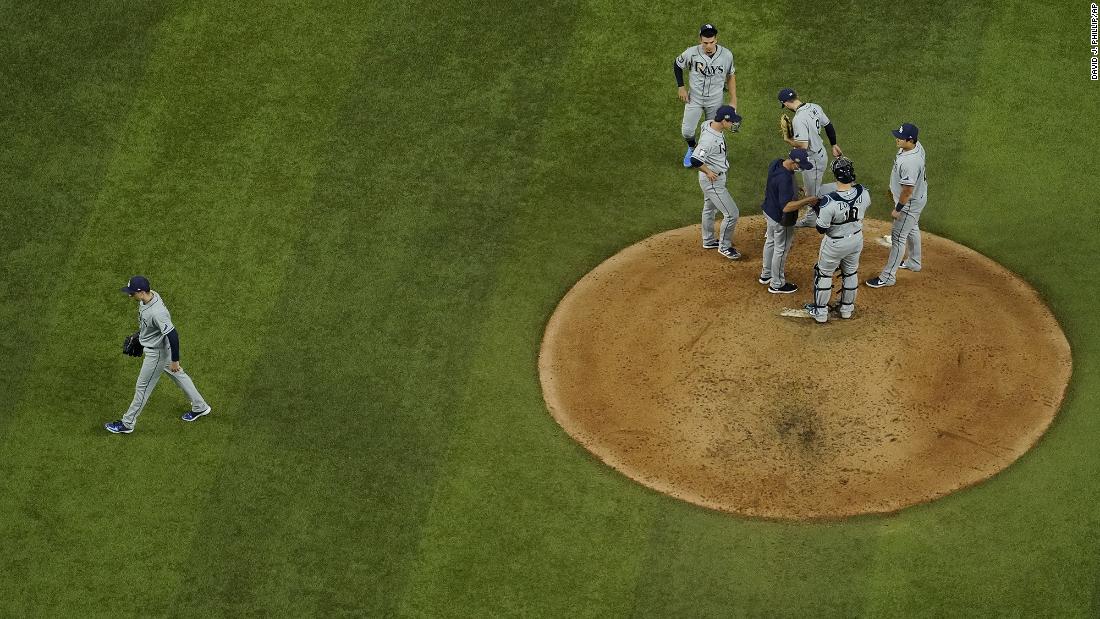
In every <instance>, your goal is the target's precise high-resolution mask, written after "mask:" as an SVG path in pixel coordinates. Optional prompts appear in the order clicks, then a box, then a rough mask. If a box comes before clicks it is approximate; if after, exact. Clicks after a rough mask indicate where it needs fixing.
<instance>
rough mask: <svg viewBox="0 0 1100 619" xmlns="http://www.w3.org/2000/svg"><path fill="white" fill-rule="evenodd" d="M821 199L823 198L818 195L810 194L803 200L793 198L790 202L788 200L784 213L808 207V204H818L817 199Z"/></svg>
mask: <svg viewBox="0 0 1100 619" xmlns="http://www.w3.org/2000/svg"><path fill="white" fill-rule="evenodd" d="M820 199H821V198H819V197H817V196H809V197H807V198H802V199H801V200H791V201H790V202H787V205H786V206H784V207H783V212H784V213H791V212H793V211H797V210H799V209H801V208H803V207H807V206H810V205H812V204H817V201H818V200H820Z"/></svg>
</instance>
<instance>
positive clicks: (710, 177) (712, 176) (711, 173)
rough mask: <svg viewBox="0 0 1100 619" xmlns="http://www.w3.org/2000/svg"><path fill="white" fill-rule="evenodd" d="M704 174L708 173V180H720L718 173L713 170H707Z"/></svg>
mask: <svg viewBox="0 0 1100 619" xmlns="http://www.w3.org/2000/svg"><path fill="white" fill-rule="evenodd" d="M703 174H706V176H707V180H709V181H710V182H712V183H713V182H714V181H716V180H718V175H717V174H715V173H714V171H713V170H707V171H705V172H703Z"/></svg>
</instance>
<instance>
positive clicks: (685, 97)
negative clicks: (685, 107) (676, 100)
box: [676, 86, 691, 103]
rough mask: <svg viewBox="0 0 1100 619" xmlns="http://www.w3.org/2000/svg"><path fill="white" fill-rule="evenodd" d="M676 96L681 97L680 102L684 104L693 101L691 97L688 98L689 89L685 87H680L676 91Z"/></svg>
mask: <svg viewBox="0 0 1100 619" xmlns="http://www.w3.org/2000/svg"><path fill="white" fill-rule="evenodd" d="M676 96H678V97H680V100H681V101H683V102H684V103H687V102H688V101H690V100H691V97H689V96H688V91H687V88H684V87H683V86H680V87H679V88H677V89H676Z"/></svg>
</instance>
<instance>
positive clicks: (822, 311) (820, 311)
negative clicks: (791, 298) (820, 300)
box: [802, 303, 829, 323]
mask: <svg viewBox="0 0 1100 619" xmlns="http://www.w3.org/2000/svg"><path fill="white" fill-rule="evenodd" d="M802 307H803V309H805V310H806V313H807V314H809V315H810V318H813V319H814V320H816V321H817V322H819V323H821V322H827V321H828V320H829V309H828V308H825V307H817V306H816V305H814V304H813V303H807V304H806V305H804V306H802Z"/></svg>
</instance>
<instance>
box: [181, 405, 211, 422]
mask: <svg viewBox="0 0 1100 619" xmlns="http://www.w3.org/2000/svg"><path fill="white" fill-rule="evenodd" d="M213 410H214V409H213V408H210V407H209V406H207V407H206V410H204V411H199V412H197V413H196V412H195V411H187V412H186V413H184V414H183V417H180V419H182V420H184V421H194V420H196V419H198V418H199V417H202V416H203V415H209V414H210V412H211V411H213Z"/></svg>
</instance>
